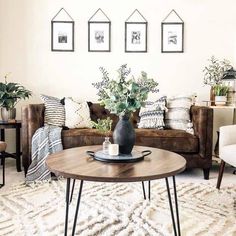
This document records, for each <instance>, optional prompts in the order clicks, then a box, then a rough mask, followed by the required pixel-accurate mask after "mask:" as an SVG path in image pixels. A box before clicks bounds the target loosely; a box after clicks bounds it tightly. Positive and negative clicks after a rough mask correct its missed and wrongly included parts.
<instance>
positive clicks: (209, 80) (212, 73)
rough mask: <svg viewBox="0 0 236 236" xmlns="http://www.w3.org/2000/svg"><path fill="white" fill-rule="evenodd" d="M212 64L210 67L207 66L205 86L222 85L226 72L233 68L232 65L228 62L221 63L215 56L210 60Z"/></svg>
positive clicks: (205, 69)
mask: <svg viewBox="0 0 236 236" xmlns="http://www.w3.org/2000/svg"><path fill="white" fill-rule="evenodd" d="M208 61H209V62H210V63H209V65H208V66H205V68H204V70H203V72H204V79H203V83H204V84H205V85H210V86H215V85H218V84H222V78H223V76H224V75H225V72H226V71H227V70H229V69H231V68H232V65H231V64H230V62H229V61H228V60H225V59H224V60H223V61H220V60H218V59H217V58H215V57H214V56H212V57H211V58H210V59H209V60H208Z"/></svg>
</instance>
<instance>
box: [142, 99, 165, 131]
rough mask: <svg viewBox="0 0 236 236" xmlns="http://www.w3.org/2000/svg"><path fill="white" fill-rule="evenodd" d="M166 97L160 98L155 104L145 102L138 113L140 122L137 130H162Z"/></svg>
mask: <svg viewBox="0 0 236 236" xmlns="http://www.w3.org/2000/svg"><path fill="white" fill-rule="evenodd" d="M165 106H166V97H161V98H159V99H158V100H157V101H155V102H146V105H145V107H142V108H141V109H140V112H139V116H140V122H139V124H138V128H154V129H163V128H164V127H165V123H164V113H165V109H166V107H165Z"/></svg>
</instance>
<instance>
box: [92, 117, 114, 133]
mask: <svg viewBox="0 0 236 236" xmlns="http://www.w3.org/2000/svg"><path fill="white" fill-rule="evenodd" d="M112 122H113V121H112V120H111V118H110V117H107V118H106V119H102V120H101V119H98V120H97V123H96V122H94V121H91V123H92V126H93V127H95V128H96V129H97V130H98V131H99V132H100V133H102V134H104V135H105V136H108V134H109V132H110V131H111V125H112Z"/></svg>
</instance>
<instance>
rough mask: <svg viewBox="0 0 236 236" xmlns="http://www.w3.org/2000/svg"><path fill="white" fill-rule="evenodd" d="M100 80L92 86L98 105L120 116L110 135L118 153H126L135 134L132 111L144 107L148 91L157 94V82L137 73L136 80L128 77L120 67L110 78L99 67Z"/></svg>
mask: <svg viewBox="0 0 236 236" xmlns="http://www.w3.org/2000/svg"><path fill="white" fill-rule="evenodd" d="M100 70H101V72H102V74H103V77H102V81H101V82H98V83H93V86H94V87H95V88H97V89H98V93H97V95H98V96H99V101H100V103H101V105H104V106H105V108H106V109H108V110H109V111H110V112H111V113H113V114H116V115H118V116H119V117H120V120H119V122H118V123H117V125H116V127H115V130H114V132H113V140H114V142H115V143H117V144H118V145H119V152H120V153H121V154H130V153H131V151H132V149H133V146H134V142H135V132H134V129H133V126H132V125H131V123H130V121H129V119H130V116H131V114H132V113H133V112H135V111H136V110H137V109H139V108H140V107H141V106H143V105H144V104H145V101H146V100H147V97H148V93H149V92H157V91H158V89H157V86H158V83H157V82H155V81H154V80H153V79H151V78H148V77H147V73H145V72H141V76H140V77H139V78H137V79H135V78H134V76H130V72H131V70H130V69H129V68H127V65H126V64H124V65H122V66H120V68H119V69H118V71H117V72H118V77H117V78H114V79H111V78H110V77H109V74H108V72H107V71H106V70H105V69H104V68H103V67H101V68H100Z"/></svg>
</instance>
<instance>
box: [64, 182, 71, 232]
mask: <svg viewBox="0 0 236 236" xmlns="http://www.w3.org/2000/svg"><path fill="white" fill-rule="evenodd" d="M69 204H70V178H68V179H67V181H66V215H65V230H64V235H65V236H67V228H68V215H69Z"/></svg>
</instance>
